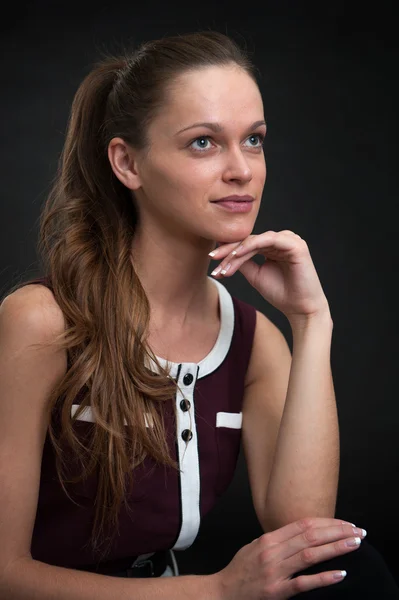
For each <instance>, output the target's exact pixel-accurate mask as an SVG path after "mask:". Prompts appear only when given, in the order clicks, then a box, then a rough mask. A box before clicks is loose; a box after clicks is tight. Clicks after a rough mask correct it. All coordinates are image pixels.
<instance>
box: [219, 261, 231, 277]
mask: <svg viewBox="0 0 399 600" xmlns="http://www.w3.org/2000/svg"><path fill="white" fill-rule="evenodd" d="M230 267H231V264H230V263H229V264H228V265H226V266H225V268H224V269H223V271H220V274H221V275H225V274H226V273H227V271H228V270H229V269H230Z"/></svg>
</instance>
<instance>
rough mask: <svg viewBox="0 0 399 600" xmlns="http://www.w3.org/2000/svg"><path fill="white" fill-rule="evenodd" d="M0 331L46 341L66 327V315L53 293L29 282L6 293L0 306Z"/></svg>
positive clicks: (42, 286)
mask: <svg viewBox="0 0 399 600" xmlns="http://www.w3.org/2000/svg"><path fill="white" fill-rule="evenodd" d="M0 328H1V330H2V334H5V332H8V333H10V334H11V333H12V332H15V333H17V332H18V333H19V334H20V335H21V336H22V337H23V338H25V337H29V338H30V337H34V338H38V341H45V340H49V339H50V338H51V337H53V336H57V335H58V334H60V333H62V331H63V330H64V329H65V318H64V315H63V312H62V310H61V308H60V306H59V304H58V303H57V301H56V299H55V297H54V295H53V292H52V291H51V290H50V289H49V288H48V287H46V286H44V285H41V284H36V283H35V284H29V285H25V286H23V287H20V288H18V289H17V290H15V291H14V292H12V293H11V294H9V295H8V296H6V297H5V298H4V300H3V302H2V303H1V305H0Z"/></svg>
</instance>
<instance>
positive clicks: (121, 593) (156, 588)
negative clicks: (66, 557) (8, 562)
mask: <svg viewBox="0 0 399 600" xmlns="http://www.w3.org/2000/svg"><path fill="white" fill-rule="evenodd" d="M115 598H118V600H156V599H157V598H160V599H161V598H162V599H163V600H179V599H180V598H181V600H189V599H190V598H192V599H193V600H194V599H195V600H222V596H221V595H220V592H219V587H218V576H217V574H215V575H183V576H178V577H155V578H148V579H144V578H138V579H135V578H119V577H111V576H108V575H98V574H95V573H88V572H84V571H78V570H75V569H66V568H63V567H55V566H52V565H48V564H46V563H43V562H39V561H36V560H32V559H28V558H27V559H21V560H20V561H16V562H15V563H13V565H12V567H10V568H9V569H8V570H7V572H6V574H5V575H4V577H3V578H2V579H1V580H0V599H1V600H3V599H4V600H5V599H7V600H115Z"/></svg>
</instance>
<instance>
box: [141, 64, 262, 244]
mask: <svg viewBox="0 0 399 600" xmlns="http://www.w3.org/2000/svg"><path fill="white" fill-rule="evenodd" d="M204 122H208V123H214V124H217V125H218V126H220V128H221V130H220V131H214V130H212V129H211V128H210V127H209V126H206V125H195V126H194V124H196V123H204ZM257 122H258V123H257ZM259 122H260V123H259ZM254 124H255V125H254ZM182 130H184V131H182ZM148 134H149V139H150V144H151V147H150V151H149V153H148V154H146V155H145V157H143V158H142V161H141V162H139V163H138V172H139V175H140V182H141V187H140V188H138V189H137V190H135V195H136V198H137V200H138V203H139V210H140V214H141V215H142V216H143V217H144V221H146V222H147V223H148V219H149V220H150V221H152V220H153V219H156V220H157V221H158V223H159V224H161V225H162V228H165V227H168V229H169V231H170V232H171V233H172V234H173V235H178V236H189V237H190V238H192V239H195V238H196V237H198V236H200V237H202V238H205V239H207V240H216V241H221V242H234V241H240V240H242V239H244V238H245V237H247V236H248V235H250V234H251V232H252V230H253V226H254V223H255V220H256V217H257V214H258V211H259V205H260V201H261V196H262V191H263V187H264V184H265V180H266V163H265V158H264V154H263V149H262V136H263V137H264V136H265V134H266V125H265V124H264V114H263V103H262V98H261V95H260V92H259V89H258V87H257V85H256V84H255V83H254V81H253V80H252V79H251V78H250V77H249V76H248V75H247V74H246V73H245V72H244V71H242V70H241V69H239V68H237V66H229V67H207V68H204V69H200V70H199V69H197V70H195V71H193V72H190V73H189V74H185V75H183V76H181V77H179V79H178V80H177V82H176V84H175V85H174V86H173V88H172V89H171V90H170V92H169V95H168V100H167V103H166V105H165V107H164V109H163V110H162V112H161V113H160V114H159V115H158V116H157V117H156V118H155V119H154V120H153V121H152V123H151V125H150V128H149V132H148ZM233 194H238V195H244V194H248V195H250V196H253V197H254V198H255V201H254V202H253V203H252V204H251V209H250V211H249V212H245V213H236V212H230V211H228V210H226V209H224V208H222V207H221V206H220V205H218V204H215V203H212V201H213V200H217V199H219V198H222V197H225V196H230V195H233Z"/></svg>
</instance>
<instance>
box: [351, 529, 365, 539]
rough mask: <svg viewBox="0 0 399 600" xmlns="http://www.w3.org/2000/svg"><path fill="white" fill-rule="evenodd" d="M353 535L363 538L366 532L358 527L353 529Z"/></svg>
mask: <svg viewBox="0 0 399 600" xmlns="http://www.w3.org/2000/svg"><path fill="white" fill-rule="evenodd" d="M353 533H354V534H355V535H360V537H362V538H364V537H366V535H367V531H366V530H365V529H361V528H360V527H354V528H353Z"/></svg>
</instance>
